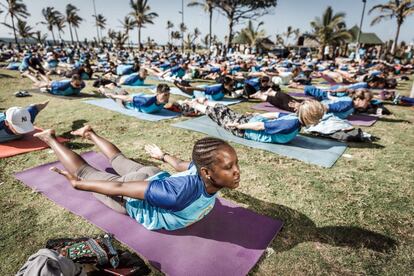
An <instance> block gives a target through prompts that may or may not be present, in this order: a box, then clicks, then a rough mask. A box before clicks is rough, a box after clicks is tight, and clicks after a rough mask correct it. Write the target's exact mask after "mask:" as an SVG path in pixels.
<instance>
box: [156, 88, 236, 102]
mask: <svg viewBox="0 0 414 276" xmlns="http://www.w3.org/2000/svg"><path fill="white" fill-rule="evenodd" d="M153 92H155V90H153ZM170 93H171V94H174V95H179V96H183V97H186V98H190V99H191V98H193V96H191V95H188V94H186V93H184V92H183V91H181V90H180V89H178V88H177V87H170ZM241 101H242V99H230V98H224V99H223V100H221V101H210V102H214V103H220V104H224V105H232V104H238V103H240V102H241Z"/></svg>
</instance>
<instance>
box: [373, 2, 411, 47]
mask: <svg viewBox="0 0 414 276" xmlns="http://www.w3.org/2000/svg"><path fill="white" fill-rule="evenodd" d="M377 10H378V11H379V12H381V13H382V14H381V15H378V16H377V17H375V18H374V20H372V22H371V26H372V25H375V24H377V23H379V22H381V20H383V19H392V18H394V17H395V18H396V19H397V33H396V34H395V39H394V43H393V45H392V49H391V53H392V54H393V55H394V54H395V52H396V50H397V45H398V38H399V36H400V29H401V25H402V24H403V23H404V21H405V19H406V18H407V17H408V16H409V15H411V14H413V13H414V1H412V0H390V1H388V3H386V4H379V5H375V6H374V7H372V8H371V10H370V11H369V14H371V13H372V12H373V11H377Z"/></svg>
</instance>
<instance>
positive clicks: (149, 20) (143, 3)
mask: <svg viewBox="0 0 414 276" xmlns="http://www.w3.org/2000/svg"><path fill="white" fill-rule="evenodd" d="M129 4H130V6H131V8H132V12H130V13H129V14H130V15H131V16H133V17H134V18H135V24H136V26H137V28H138V47H139V50H141V29H142V28H144V27H145V24H154V22H153V20H154V18H156V17H158V14H157V13H155V12H150V10H151V8H150V6H148V0H135V1H134V0H130V2H129Z"/></svg>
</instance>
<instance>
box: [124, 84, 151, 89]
mask: <svg viewBox="0 0 414 276" xmlns="http://www.w3.org/2000/svg"><path fill="white" fill-rule="evenodd" d="M156 87H157V86H156V85H154V84H144V85H122V88H133V89H154V88H156Z"/></svg>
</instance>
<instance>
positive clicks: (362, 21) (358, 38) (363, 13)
mask: <svg viewBox="0 0 414 276" xmlns="http://www.w3.org/2000/svg"><path fill="white" fill-rule="evenodd" d="M362 3H364V7H363V8H362V15H361V23H360V24H359V31H358V37H357V50H359V41H360V39H361V32H362V24H363V23H364V15H365V6H366V5H367V0H362Z"/></svg>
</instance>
